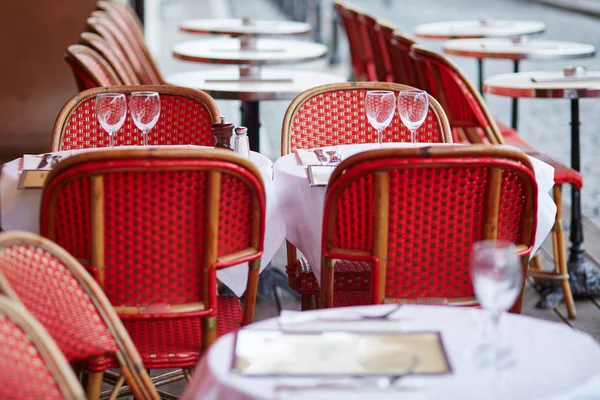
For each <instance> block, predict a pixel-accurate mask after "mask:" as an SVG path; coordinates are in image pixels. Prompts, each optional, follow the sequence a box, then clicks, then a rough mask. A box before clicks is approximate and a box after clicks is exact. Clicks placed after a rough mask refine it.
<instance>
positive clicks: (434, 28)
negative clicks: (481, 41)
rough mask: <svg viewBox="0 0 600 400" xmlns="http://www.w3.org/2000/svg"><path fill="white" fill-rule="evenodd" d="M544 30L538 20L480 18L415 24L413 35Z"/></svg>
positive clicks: (430, 36) (442, 36)
mask: <svg viewBox="0 0 600 400" xmlns="http://www.w3.org/2000/svg"><path fill="white" fill-rule="evenodd" d="M545 30H546V24H544V23H543V22H539V21H505V20H494V19H489V18H483V19H480V20H466V21H442V22H431V23H428V24H422V25H417V26H416V27H415V29H414V33H415V36H417V37H422V38H426V39H461V38H484V37H506V36H520V35H532V34H536V33H542V32H544V31H545Z"/></svg>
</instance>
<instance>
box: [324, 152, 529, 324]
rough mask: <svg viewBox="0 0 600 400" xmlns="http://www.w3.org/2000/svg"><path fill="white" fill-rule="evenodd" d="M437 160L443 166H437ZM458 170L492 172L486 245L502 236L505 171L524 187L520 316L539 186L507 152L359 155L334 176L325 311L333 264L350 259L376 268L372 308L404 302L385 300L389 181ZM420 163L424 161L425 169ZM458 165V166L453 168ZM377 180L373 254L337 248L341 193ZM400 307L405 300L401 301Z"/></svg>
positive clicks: (516, 155)
mask: <svg viewBox="0 0 600 400" xmlns="http://www.w3.org/2000/svg"><path fill="white" fill-rule="evenodd" d="M386 158H387V159H392V158H393V160H394V165H393V166H389V165H385V166H378V167H369V168H367V167H364V166H361V164H363V163H365V162H372V161H375V160H378V159H386ZM436 159H439V160H440V161H437V162H436ZM449 159H452V160H454V161H453V162H455V163H456V164H459V165H468V166H486V167H490V170H489V172H488V182H487V186H486V194H485V199H486V200H485V204H484V206H485V212H484V215H483V219H482V236H483V237H482V239H496V238H497V233H498V217H499V210H498V206H499V201H500V193H501V184H502V173H503V171H502V170H503V169H510V170H511V171H512V172H515V173H516V174H517V175H518V176H519V177H520V178H521V179H522V181H523V184H524V193H523V194H524V197H525V202H524V211H523V217H522V224H521V231H520V237H521V241H522V243H520V244H518V245H517V251H518V254H519V256H520V257H521V259H522V260H523V261H524V262H523V275H524V276H523V285H522V287H521V292H520V295H519V298H518V300H517V301H516V303H515V305H514V306H513V308H512V309H511V311H512V312H516V313H519V312H520V311H521V306H522V301H523V291H524V288H525V275H526V265H527V262H528V257H529V254H530V252H531V250H532V247H533V241H534V238H535V228H536V225H535V222H536V215H537V202H536V199H537V184H536V181H535V173H534V170H533V167H532V165H531V163H530V161H529V159H528V158H527V155H526V154H525V153H523V152H522V151H520V150H515V149H513V148H509V147H504V146H488V145H473V146H439V147H424V148H415V149H401V148H400V149H384V150H372V151H367V152H363V153H359V154H357V155H355V156H353V157H350V158H348V159H346V160H344V161H342V163H340V165H339V166H338V167H337V168H336V169H335V170H334V172H333V174H332V176H331V178H330V181H329V185H328V186H327V192H326V195H325V211H324V217H323V240H322V252H323V263H322V267H321V306H322V307H326V308H329V307H333V294H334V293H333V282H334V281H333V275H334V268H333V265H334V260H335V259H349V260H354V261H369V262H372V263H373V271H374V272H373V276H374V279H373V280H372V289H371V293H372V301H373V304H379V303H382V302H399V299H391V298H386V297H385V285H386V274H385V271H386V259H387V252H388V229H389V228H388V222H389V203H388V199H389V180H388V174H389V171H390V170H391V169H415V168H432V167H439V168H444V167H448V166H451V165H453V162H452V161H449ZM419 160H423V161H426V162H423V163H422V164H421V163H419ZM454 165H455V164H454ZM366 174H373V191H374V193H376V195H375V196H374V198H373V201H374V204H373V209H374V210H377V212H376V213H374V215H373V221H372V230H373V244H372V248H371V251H359V250H355V249H345V248H336V247H334V245H333V243H334V237H335V235H336V218H337V208H336V206H337V201H338V198H339V197H340V195H341V194H342V192H343V191H344V190H345V189H346V188H347V187H348V186H349V185H351V184H352V182H354V181H356V179H358V178H359V177H361V176H363V175H366ZM400 302H401V299H400ZM448 304H450V305H461V306H463V305H470V304H476V302H475V301H474V299H473V298H458V299H448Z"/></svg>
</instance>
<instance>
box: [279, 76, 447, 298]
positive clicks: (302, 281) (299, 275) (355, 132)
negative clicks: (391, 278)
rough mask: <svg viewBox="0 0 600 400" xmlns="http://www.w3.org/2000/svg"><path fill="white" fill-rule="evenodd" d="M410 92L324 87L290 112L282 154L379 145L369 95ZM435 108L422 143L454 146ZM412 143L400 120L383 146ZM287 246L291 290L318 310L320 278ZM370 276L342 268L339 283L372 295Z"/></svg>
mask: <svg viewBox="0 0 600 400" xmlns="http://www.w3.org/2000/svg"><path fill="white" fill-rule="evenodd" d="M404 89H412V88H411V87H409V86H406V85H400V84H395V83H385V82H347V83H339V84H331V85H323V86H318V87H316V88H313V89H310V90H308V91H306V92H304V93H302V94H300V95H299V96H298V97H296V98H295V99H294V101H292V103H291V104H290V106H289V107H288V109H287V111H286V114H285V117H284V120H283V127H282V130H281V154H282V155H285V154H289V153H291V152H293V151H295V150H296V149H298V148H307V147H308V148H314V147H322V146H334V145H340V144H356V143H375V142H376V141H377V133H376V131H375V130H374V129H373V128H371V126H370V125H369V122H368V121H367V117H366V114H365V112H364V98H365V94H366V92H367V91H368V90H391V91H394V92H396V93H398V92H400V91H401V90H404ZM429 103H430V108H429V115H428V116H427V120H426V121H427V122H426V123H425V124H424V125H423V127H422V128H421V129H419V130H418V131H417V140H418V141H419V142H426V143H451V142H452V136H451V133H450V126H449V125H448V121H447V120H446V116H445V114H444V110H442V108H441V107H440V106H439V104H438V102H437V101H436V100H435V99H434V98H433V97H431V96H429ZM410 140H411V137H410V131H409V130H408V129H407V128H406V127H405V126H404V125H403V124H402V122H401V121H400V117H398V116H397V115H396V116H394V119H393V120H392V122H391V124H390V126H388V128H387V129H386V131H385V133H384V135H383V141H384V142H410ZM287 246H288V248H287V250H288V265H287V267H286V270H287V273H288V279H289V284H290V287H292V288H293V289H296V290H298V292H299V293H300V294H302V307H303V309H308V308H312V307H313V306H314V296H315V295H316V294H318V293H319V286H318V284H317V280H316V277H315V276H314V274H313V272H312V269H311V268H310V265H308V264H307V262H306V260H305V259H303V258H301V259H299V260H297V257H296V249H295V247H294V246H293V245H292V244H291V243H289V242H288V243H287ZM357 274H358V275H357ZM357 276H360V277H361V278H357ZM369 276H370V268H369V267H368V266H364V265H362V264H353V263H340V264H339V265H336V279H339V289H340V293H341V292H343V291H348V290H350V288H352V290H353V291H363V292H365V291H368V289H369V285H368V283H365V282H366V281H365V279H366V280H368V277H369ZM360 282H363V284H361V283H360ZM365 293H366V292H365ZM340 296H343V294H340ZM340 299H341V297H340ZM340 301H342V300H340Z"/></svg>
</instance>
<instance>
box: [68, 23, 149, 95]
mask: <svg viewBox="0 0 600 400" xmlns="http://www.w3.org/2000/svg"><path fill="white" fill-rule="evenodd" d="M80 38H81V40H80V42H81V44H82V45H84V46H88V47H90V48H91V49H93V50H94V51H96V52H98V54H100V55H101V56H102V57H103V58H104V59H105V60H106V61H107V62H108V64H109V65H110V66H111V67H112V69H113V70H114V71H115V72H116V74H117V76H118V77H119V79H120V80H121V82H123V84H124V85H139V84H140V81H139V80H138V78H137V75H136V74H135V72H134V71H133V68H131V65H129V63H128V62H124V61H123V60H125V58H124V57H123V55H122V54H121V53H120V50H119V49H118V47H115V46H111V45H110V44H109V43H108V42H107V41H106V40H105V39H104V38H103V37H102V36H100V35H97V34H95V33H91V32H83V33H82V34H81V36H80Z"/></svg>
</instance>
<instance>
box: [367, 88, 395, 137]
mask: <svg viewBox="0 0 600 400" xmlns="http://www.w3.org/2000/svg"><path fill="white" fill-rule="evenodd" d="M365 109H366V112H367V119H368V120H369V123H370V124H371V126H372V127H373V128H375V129H376V130H377V143H379V144H380V145H381V136H382V134H383V131H384V130H385V128H387V127H388V125H389V124H390V122H392V118H394V111H395V110H396V96H395V95H394V92H392V91H389V90H370V91H368V92H367V96H366V98H365Z"/></svg>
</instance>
